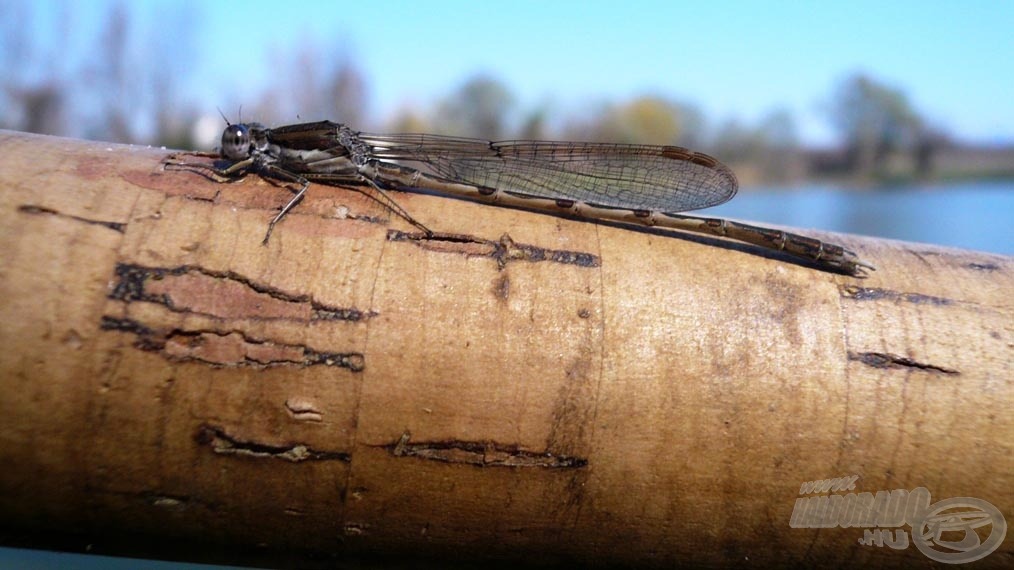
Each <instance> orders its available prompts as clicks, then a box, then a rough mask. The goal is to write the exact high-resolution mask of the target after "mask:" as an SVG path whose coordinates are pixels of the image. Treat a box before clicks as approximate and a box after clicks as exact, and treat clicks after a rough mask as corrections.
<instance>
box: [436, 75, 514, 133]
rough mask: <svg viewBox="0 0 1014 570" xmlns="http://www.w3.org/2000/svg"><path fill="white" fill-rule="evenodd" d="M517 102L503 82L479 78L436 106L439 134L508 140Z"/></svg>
mask: <svg viewBox="0 0 1014 570" xmlns="http://www.w3.org/2000/svg"><path fill="white" fill-rule="evenodd" d="M515 104H516V98H515V97H514V94H513V93H512V92H511V91H510V89H509V88H508V87H507V86H506V85H505V84H504V83H503V82H502V81H500V80H498V79H494V78H492V77H489V76H485V75H479V76H476V77H473V78H471V79H469V80H468V81H466V82H465V83H464V84H463V85H462V86H461V88H459V89H458V90H457V91H456V92H454V93H453V94H451V96H450V97H448V98H446V99H444V100H443V101H442V102H441V103H439V104H438V105H437V112H436V117H435V119H436V120H435V121H434V125H435V128H436V129H437V131H439V132H442V133H446V134H455V135H460V136H467V137H479V138H484V139H492V140H496V139H503V138H508V132H509V128H508V119H509V118H510V116H511V114H512V113H513V111H514V106H515Z"/></svg>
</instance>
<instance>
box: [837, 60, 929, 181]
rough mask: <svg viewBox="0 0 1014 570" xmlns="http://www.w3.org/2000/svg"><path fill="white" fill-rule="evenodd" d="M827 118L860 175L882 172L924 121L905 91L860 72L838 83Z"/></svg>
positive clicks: (850, 165)
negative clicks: (840, 138)
mask: <svg viewBox="0 0 1014 570" xmlns="http://www.w3.org/2000/svg"><path fill="white" fill-rule="evenodd" d="M830 118H831V122H832V124H833V125H834V127H835V128H836V129H837V130H838V132H839V134H840V135H841V137H842V140H843V142H844V144H845V146H846V151H847V155H848V160H849V167H850V169H851V170H852V171H853V172H854V173H856V174H857V175H859V176H861V177H869V176H871V175H873V174H876V173H878V172H882V171H883V168H884V165H885V162H886V160H887V158H888V157H889V156H890V155H891V154H892V153H895V152H897V151H899V150H903V149H908V148H911V146H912V145H913V144H914V142H915V138H916V133H917V132H918V131H919V130H920V128H921V125H922V124H923V121H922V119H921V118H920V117H919V115H918V113H917V112H916V111H915V109H913V107H912V105H911V103H910V102H909V100H908V97H907V96H906V95H905V93H904V92H902V91H901V90H899V89H896V88H893V87H890V86H887V85H885V84H882V83H880V82H878V81H876V80H874V79H872V78H870V77H869V76H866V75H864V74H861V73H860V74H856V75H853V76H850V77H848V78H846V79H845V80H844V81H842V83H841V84H840V85H839V86H838V88H837V91H836V93H835V95H834V98H833V101H832V104H831V108H830Z"/></svg>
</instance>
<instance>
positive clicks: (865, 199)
mask: <svg viewBox="0 0 1014 570" xmlns="http://www.w3.org/2000/svg"><path fill="white" fill-rule="evenodd" d="M699 214H700V215H706V216H711V215H713V216H718V217H729V218H737V219H742V220H753V221H756V222H766V223H771V224H779V225H785V226H795V227H798V228H816V229H821V230H828V231H835V232H845V233H853V234H863V235H869V236H877V237H885V238H891V239H899V240H905V241H915V242H924V243H933V244H937V245H943V246H948V247H960V248H964V249H974V250H979V251H987V252H991V253H1001V254H1004V255H1014V230H1012V229H1011V227H1012V223H1014V181H1008V180H1005V181H977V182H961V183H954V184H946V185H944V184H941V185H926V186H906V187H900V188H890V189H885V190H850V189H848V188H841V187H834V186H820V185H810V186H799V187H793V188H746V189H741V190H740V193H739V195H737V196H736V197H735V198H734V199H733V200H732V201H731V202H728V203H726V204H723V205H721V206H718V207H716V208H710V209H707V210H701V211H700V212H699Z"/></svg>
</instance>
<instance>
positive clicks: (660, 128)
mask: <svg viewBox="0 0 1014 570" xmlns="http://www.w3.org/2000/svg"><path fill="white" fill-rule="evenodd" d="M703 124H704V121H703V119H702V116H701V114H700V112H699V111H698V110H697V109H696V108H694V107H692V106H690V105H685V104H681V103H677V102H674V101H670V100H668V99H665V98H662V97H655V96H641V97H637V98H635V99H632V100H630V101H628V102H625V103H621V104H619V105H609V106H607V107H606V108H605V109H604V110H603V111H602V112H601V113H598V114H597V115H596V117H595V119H593V120H591V121H587V122H577V123H571V124H570V125H568V126H567V128H566V129H565V131H566V132H565V136H567V137H568V138H576V139H581V140H592V141H601V142H617V143H630V144H667V145H683V146H690V147H697V146H699V142H700V139H701V135H702V130H703Z"/></svg>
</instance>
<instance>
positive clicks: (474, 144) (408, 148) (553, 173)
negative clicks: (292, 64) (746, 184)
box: [187, 121, 875, 276]
mask: <svg viewBox="0 0 1014 570" xmlns="http://www.w3.org/2000/svg"><path fill="white" fill-rule="evenodd" d="M226 122H227V123H228V121H226ZM219 152H220V155H221V157H222V158H223V159H225V160H226V161H229V162H230V163H231V164H229V165H228V166H227V167H224V168H216V167H213V166H205V167H203V168H206V169H208V170H210V171H212V172H213V173H214V174H215V175H216V176H218V177H220V178H222V179H236V178H239V177H242V176H245V175H247V174H250V173H254V174H258V175H261V176H263V177H267V178H272V179H275V180H279V181H282V182H283V183H291V184H293V185H294V186H293V191H294V195H293V197H292V198H291V199H290V200H289V201H288V202H287V203H286V204H285V205H284V206H282V208H281V209H280V210H279V211H278V213H277V215H275V217H274V218H273V219H272V220H271V221H270V222H269V224H268V228H267V232H266V234H265V236H264V240H263V243H264V244H267V243H268V241H269V240H270V238H271V234H272V232H273V231H274V228H275V225H276V224H278V223H279V222H280V221H282V219H283V218H284V217H285V216H286V215H287V214H288V213H289V212H291V211H292V209H293V208H295V207H296V205H297V204H298V203H299V202H300V201H301V200H302V199H303V197H304V196H305V195H306V192H307V190H308V188H309V187H310V183H311V182H314V183H320V184H328V185H349V184H358V185H367V186H370V187H372V188H374V189H376V190H377V193H378V195H379V198H377V199H378V200H379V201H380V202H381V203H383V204H384V205H385V206H386V207H388V208H389V209H390V210H391V211H392V212H394V213H395V214H397V215H398V216H400V217H402V218H404V219H405V220H406V221H408V222H409V223H411V224H413V225H414V226H416V227H418V228H419V229H421V230H423V231H424V232H426V233H427V234H429V235H432V232H431V231H430V230H429V229H428V228H427V227H426V226H424V225H423V224H421V223H419V222H418V221H416V220H415V219H414V218H413V217H412V216H411V215H410V214H409V213H408V212H406V211H405V210H404V209H403V208H401V207H400V206H399V205H398V204H397V202H396V201H395V200H394V199H392V198H391V197H390V196H389V195H388V194H387V193H386V192H385V190H399V191H417V192H418V191H424V192H430V193H437V194H444V195H450V196H455V197H460V198H465V199H468V200H472V201H478V202H483V203H488V204H494V205H497V206H506V207H514V208H521V209H527V210H536V211H542V212H548V213H551V214H556V215H570V216H574V217H578V218H585V219H592V220H600V221H605V222H612V223H619V224H622V225H627V226H649V227H661V228H667V229H675V230H677V231H687V232H693V233H698V234H706V235H712V236H719V237H723V238H728V239H733V240H737V241H741V242H745V243H749V244H753V245H756V246H760V247H763V248H767V249H771V250H778V251H783V252H786V253H788V254H790V255H792V256H795V257H796V258H800V259H803V260H806V261H809V262H811V263H812V264H813V265H815V266H816V267H818V268H820V269H825V270H830V271H834V272H839V273H844V274H847V275H852V276H864V275H865V271H866V270H873V269H875V268H874V267H873V266H872V265H870V264H869V263H866V262H864V261H862V260H861V259H859V258H858V257H857V255H856V254H855V253H854V252H852V251H850V250H848V249H846V248H845V247H843V246H841V245H837V244H833V243H828V242H825V241H821V240H819V239H815V238H812V237H807V236H803V235H799V234H795V233H790V232H786V231H782V230H777V229H772V228H765V227H762V226H755V225H750V224H745V223H741V222H736V221H731V220H724V219H720V218H706V217H696V216H690V215H684V214H682V212H686V211H691V210H697V209H701V208H708V207H711V206H717V205H718V204H721V203H724V202H726V201H727V200H730V199H731V198H732V197H733V196H735V194H736V192H737V190H738V188H739V183H738V181H737V179H736V176H735V174H734V173H733V172H732V170H731V169H730V168H729V167H727V166H726V165H724V164H722V163H721V162H719V161H718V160H717V159H715V158H713V157H711V156H709V155H707V154H704V153H700V152H695V151H692V150H689V149H686V148H683V147H678V146H666V145H640V144H611V143H592V142H565V141H543V140H512V141H488V140H481V139H473V138H464V137H453V136H443V135H433V134H371V133H365V132H360V131H355V130H353V129H351V128H350V127H348V126H346V125H344V124H341V123H335V122H332V121H319V122H311V123H300V124H294V125H287V126H282V127H275V128H269V127H266V126H264V125H262V124H260V123H239V124H231V123H228V125H227V127H226V128H225V131H224V132H223V133H222V143H221V147H220V149H219ZM187 166H196V165H192V164H190V165H187Z"/></svg>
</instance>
